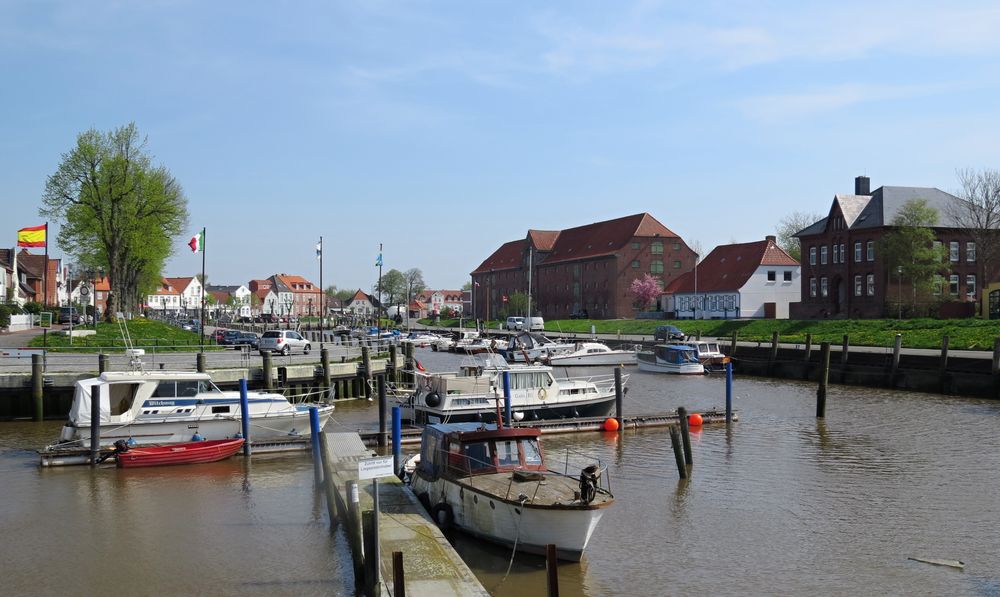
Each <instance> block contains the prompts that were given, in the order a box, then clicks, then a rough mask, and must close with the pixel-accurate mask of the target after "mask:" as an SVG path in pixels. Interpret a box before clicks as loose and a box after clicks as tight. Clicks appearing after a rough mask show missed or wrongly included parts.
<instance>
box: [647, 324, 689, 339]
mask: <svg viewBox="0 0 1000 597" xmlns="http://www.w3.org/2000/svg"><path fill="white" fill-rule="evenodd" d="M686 338H687V336H685V335H684V332H682V331H681V330H680V329H679V328H678V327H676V326H673V325H658V326H656V330H655V331H654V332H653V341H654V342H670V341H671V340H680V341H681V342H683V341H684V340H685V339H686Z"/></svg>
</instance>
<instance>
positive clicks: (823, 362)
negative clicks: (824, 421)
mask: <svg viewBox="0 0 1000 597" xmlns="http://www.w3.org/2000/svg"><path fill="white" fill-rule="evenodd" d="M819 362H820V370H819V388H817V389H816V416H817V417H818V418H823V417H825V416H826V386H827V384H828V383H829V380H830V343H829V342H823V343H822V344H820V359H819Z"/></svg>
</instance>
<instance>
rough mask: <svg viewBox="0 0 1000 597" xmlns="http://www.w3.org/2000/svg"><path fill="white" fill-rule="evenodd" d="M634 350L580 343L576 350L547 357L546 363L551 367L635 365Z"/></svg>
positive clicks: (596, 343)
mask: <svg viewBox="0 0 1000 597" xmlns="http://www.w3.org/2000/svg"><path fill="white" fill-rule="evenodd" d="M636 354H637V352H636V351H635V350H612V349H611V348H608V345H607V344H602V343H601V342H580V343H577V345H576V350H574V351H573V352H567V353H564V354H555V355H552V356H549V357H548V358H547V359H546V361H547V362H548V364H549V365H552V366H553V367H566V366H575V365H608V366H611V367H617V366H620V365H635V364H636V361H637V357H636Z"/></svg>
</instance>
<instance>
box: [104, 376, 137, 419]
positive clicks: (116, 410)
mask: <svg viewBox="0 0 1000 597" xmlns="http://www.w3.org/2000/svg"><path fill="white" fill-rule="evenodd" d="M107 387H108V388H110V392H111V395H110V396H109V400H110V402H111V415H112V416H119V415H122V414H124V413H126V412H128V410H129V409H130V408H132V402H133V401H134V400H135V393H136V391H138V389H139V384H134V383H113V384H110V385H108V386H107Z"/></svg>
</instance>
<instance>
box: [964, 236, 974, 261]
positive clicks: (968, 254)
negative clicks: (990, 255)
mask: <svg viewBox="0 0 1000 597" xmlns="http://www.w3.org/2000/svg"><path fill="white" fill-rule="evenodd" d="M965 260H966V261H968V262H969V263H975V261H976V243H974V242H972V241H971V240H970V241H969V242H967V243H965Z"/></svg>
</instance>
